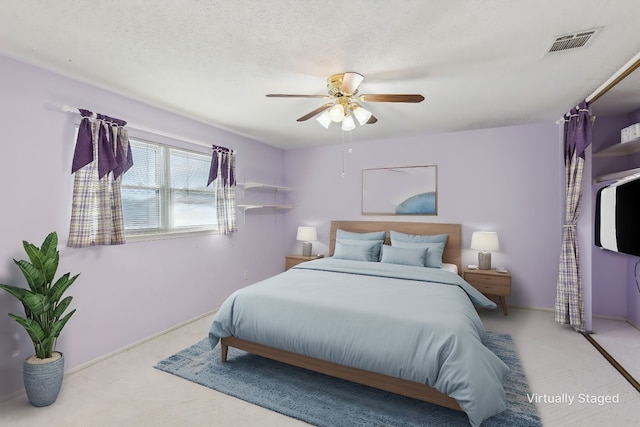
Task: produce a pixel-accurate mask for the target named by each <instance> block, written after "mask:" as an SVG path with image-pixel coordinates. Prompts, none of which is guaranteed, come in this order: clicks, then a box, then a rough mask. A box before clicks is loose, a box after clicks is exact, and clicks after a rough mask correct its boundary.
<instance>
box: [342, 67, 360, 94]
mask: <svg viewBox="0 0 640 427" xmlns="http://www.w3.org/2000/svg"><path fill="white" fill-rule="evenodd" d="M363 80H364V76H363V75H362V74H358V73H353V72H348V73H344V76H343V77H342V84H341V85H340V92H342V93H343V94H345V95H347V96H349V95H353V94H354V93H356V91H357V90H358V87H360V83H362V81H363Z"/></svg>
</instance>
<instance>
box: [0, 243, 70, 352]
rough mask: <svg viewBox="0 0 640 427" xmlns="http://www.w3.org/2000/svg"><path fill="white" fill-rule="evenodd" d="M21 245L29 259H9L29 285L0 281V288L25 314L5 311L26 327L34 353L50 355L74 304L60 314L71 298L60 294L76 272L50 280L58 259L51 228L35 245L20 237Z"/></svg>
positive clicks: (52, 277)
mask: <svg viewBox="0 0 640 427" xmlns="http://www.w3.org/2000/svg"><path fill="white" fill-rule="evenodd" d="M22 245H23V247H24V250H25V252H26V253H27V256H28V257H29V261H25V260H19V261H16V260H15V259H14V260H13V262H15V263H16V264H17V265H18V267H19V268H20V270H21V271H22V274H23V275H24V277H25V279H27V283H28V284H29V289H27V288H19V287H16V286H9V285H3V284H0V288H2V289H4V290H5V291H7V292H9V293H10V294H11V295H13V296H14V297H16V298H17V299H18V300H19V301H20V302H21V303H22V306H23V307H24V312H25V317H21V316H18V315H15V314H12V313H9V317H11V318H12V319H14V320H15V321H16V322H18V323H19V324H21V325H22V326H23V327H24V329H25V330H26V331H27V333H28V334H29V337H30V338H31V341H33V347H34V349H35V352H36V357H38V358H40V359H46V358H49V357H51V356H52V354H53V351H54V350H55V347H56V340H57V339H58V336H59V335H60V332H61V331H62V328H64V326H65V325H66V324H67V322H68V321H69V319H70V318H71V316H72V315H73V313H75V311H76V310H75V308H74V309H73V310H71V311H70V312H69V313H67V314H66V315H64V317H63V316H62V315H63V314H64V312H65V310H66V309H67V307H69V304H70V303H71V300H72V299H73V298H72V297H70V296H68V297H66V298H64V299H62V296H63V295H64V293H65V292H66V290H67V289H68V288H69V286H71V285H72V284H73V282H75V280H76V279H77V278H78V276H79V274H76V275H75V276H73V277H70V273H66V274H65V275H63V276H61V277H60V278H59V279H58V280H56V281H55V283H54V277H55V274H56V271H57V270H58V261H59V260H60V253H59V252H58V249H57V247H58V235H57V234H56V232H55V231H54V232H52V233H50V234H49V235H48V236H47V237H46V238H45V239H44V242H43V243H42V246H41V247H39V248H38V247H37V246H35V245H33V244H31V243H29V242H26V241H23V242H22Z"/></svg>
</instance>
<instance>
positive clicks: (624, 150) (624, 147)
mask: <svg viewBox="0 0 640 427" xmlns="http://www.w3.org/2000/svg"><path fill="white" fill-rule="evenodd" d="M638 151H640V137H638V138H634V139H632V140H631V141H628V142H624V143H620V144H614V145H612V146H611V147H607V148H605V149H604V150H600V151H598V152H597V153H593V155H592V157H618V156H628V155H629V154H633V153H637V152H638Z"/></svg>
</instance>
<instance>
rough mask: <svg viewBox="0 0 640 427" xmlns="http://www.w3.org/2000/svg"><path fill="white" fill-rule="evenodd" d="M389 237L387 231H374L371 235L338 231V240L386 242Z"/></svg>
mask: <svg viewBox="0 0 640 427" xmlns="http://www.w3.org/2000/svg"><path fill="white" fill-rule="evenodd" d="M386 235H387V232H386V231H372V232H370V233H354V232H352V231H344V230H341V229H337V230H336V240H342V239H349V240H382V241H384V239H385V237H386Z"/></svg>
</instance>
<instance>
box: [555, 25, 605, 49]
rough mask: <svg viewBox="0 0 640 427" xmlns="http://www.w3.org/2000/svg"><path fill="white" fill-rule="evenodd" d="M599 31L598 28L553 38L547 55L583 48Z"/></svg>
mask: <svg viewBox="0 0 640 427" xmlns="http://www.w3.org/2000/svg"><path fill="white" fill-rule="evenodd" d="M598 31H600V28H594V29H591V30H584V31H580V32H577V33H571V34H564V35H562V36H558V37H556V38H555V40H554V41H553V43H551V47H549V50H548V51H547V53H554V52H562V51H565V50H571V49H577V48H579V47H585V46H586V45H587V44H588V43H589V42H590V41H591V39H593V37H594V36H595V35H596V34H597V33H598Z"/></svg>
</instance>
